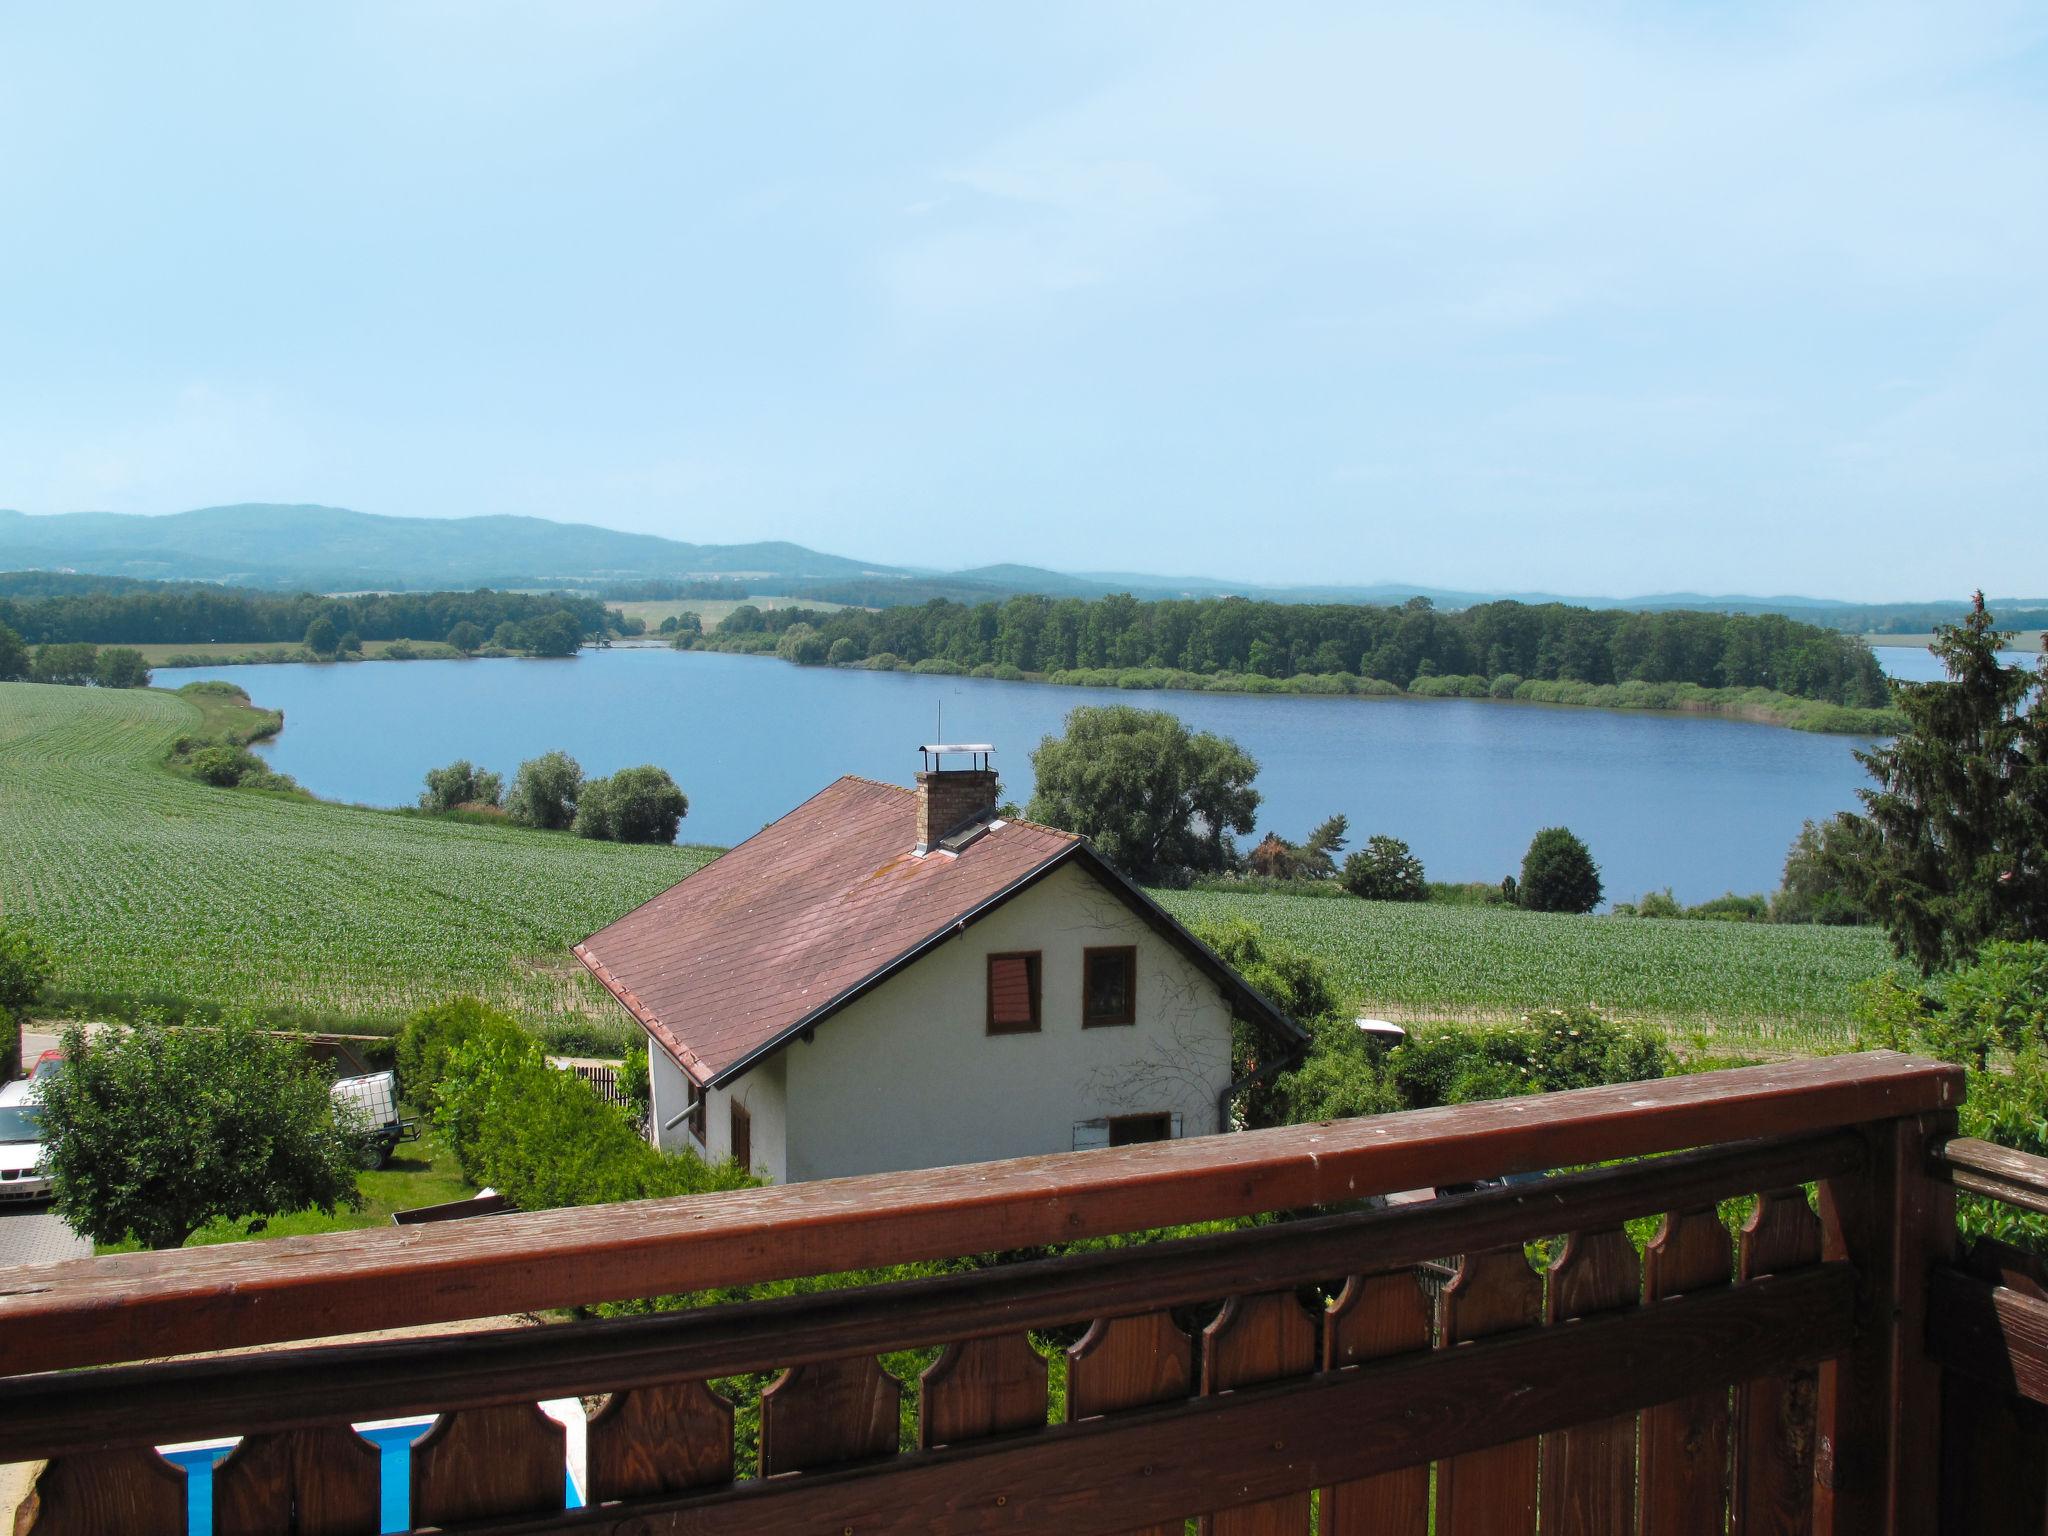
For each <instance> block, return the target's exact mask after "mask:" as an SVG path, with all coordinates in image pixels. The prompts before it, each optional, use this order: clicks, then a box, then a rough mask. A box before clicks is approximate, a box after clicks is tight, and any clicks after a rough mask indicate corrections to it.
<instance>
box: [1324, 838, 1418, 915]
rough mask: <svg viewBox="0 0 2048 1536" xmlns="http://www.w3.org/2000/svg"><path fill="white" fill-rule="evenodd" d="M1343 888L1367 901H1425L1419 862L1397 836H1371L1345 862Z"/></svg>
mask: <svg viewBox="0 0 2048 1536" xmlns="http://www.w3.org/2000/svg"><path fill="white" fill-rule="evenodd" d="M1343 878H1344V889H1345V890H1347V891H1349V892H1350V893H1351V894H1352V895H1354V896H1358V897H1362V898H1364V899H1365V900H1367V901H1427V900H1428V899H1429V881H1428V880H1427V879H1426V878H1425V877H1424V875H1423V873H1422V860H1420V859H1418V858H1417V857H1415V855H1414V854H1413V853H1412V852H1410V851H1409V848H1408V845H1407V844H1406V843H1404V842H1402V841H1401V839H1400V838H1398V837H1370V838H1367V839H1366V842H1365V846H1364V847H1363V848H1360V849H1358V850H1357V851H1356V852H1355V853H1353V854H1352V855H1351V857H1350V858H1348V859H1346V860H1345V861H1344V877H1343Z"/></svg>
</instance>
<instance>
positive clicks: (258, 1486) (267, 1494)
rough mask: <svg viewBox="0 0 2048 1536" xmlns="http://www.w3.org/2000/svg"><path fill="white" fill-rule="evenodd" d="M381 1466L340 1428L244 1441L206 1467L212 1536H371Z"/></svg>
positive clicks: (379, 1501)
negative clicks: (210, 1493)
mask: <svg viewBox="0 0 2048 1536" xmlns="http://www.w3.org/2000/svg"><path fill="white" fill-rule="evenodd" d="M382 1461H383V1457H382V1455H381V1454H380V1453H379V1452H378V1450H377V1447H376V1446H374V1445H372V1444H371V1443H370V1442H369V1441H367V1440H365V1439H364V1438H363V1437H362V1436H361V1435H359V1434H357V1433H356V1432H355V1431H354V1430H352V1429H350V1428H349V1427H348V1426H347V1425H346V1424H336V1425H333V1426H331V1427H329V1428H326V1429H291V1430H284V1431H282V1432H280V1433H275V1434H268V1435H248V1436H245V1437H244V1438H243V1440H242V1443H241V1444H240V1445H238V1446H236V1447H235V1448H234V1449H233V1450H232V1451H230V1452H228V1454H227V1458H226V1459H225V1460H223V1461H222V1462H220V1464H219V1465H217V1466H216V1467H215V1468H214V1469H213V1536H279V1533H280V1532H289V1533H290V1536H377V1533H378V1532H379V1531H381V1530H382V1529H383V1528H384V1527H383V1522H382V1519H381V1516H382V1512H383V1484H382V1479H381V1475H380V1473H381V1463H382ZM197 1536H203V1533H197Z"/></svg>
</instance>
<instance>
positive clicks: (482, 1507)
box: [412, 1403, 568, 1526]
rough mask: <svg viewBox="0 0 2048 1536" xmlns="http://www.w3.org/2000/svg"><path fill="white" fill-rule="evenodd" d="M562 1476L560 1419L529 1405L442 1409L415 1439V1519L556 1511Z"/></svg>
mask: <svg viewBox="0 0 2048 1536" xmlns="http://www.w3.org/2000/svg"><path fill="white" fill-rule="evenodd" d="M567 1479H568V1461H567V1443H566V1438H565V1435H564V1432H563V1429H562V1426H561V1425H559V1424H557V1423H556V1422H555V1421H554V1420H553V1419H551V1418H549V1417H548V1416H547V1415H546V1414H544V1413H542V1412H541V1411H540V1409H539V1408H538V1407H536V1406H535V1405H534V1404H532V1403H513V1404H509V1405H506V1406H503V1407H498V1408H465V1409H463V1410H461V1411H460V1412H459V1413H444V1414H442V1415H441V1417H440V1418H438V1419H436V1420H435V1421H434V1424H433V1427H432V1428H431V1429H429V1430H428V1431H427V1432H426V1433H425V1434H424V1435H421V1436H420V1437H419V1439H417V1440H415V1441H413V1443H412V1523H413V1524H414V1525H416V1526H420V1525H455V1524H459V1523H460V1522H462V1521H464V1520H486V1519H490V1518H492V1517H493V1516H499V1515H526V1514H533V1513H535V1512H537V1511H540V1510H558V1509H560V1508H562V1507H563V1504H564V1502H565V1499H566V1490H567Z"/></svg>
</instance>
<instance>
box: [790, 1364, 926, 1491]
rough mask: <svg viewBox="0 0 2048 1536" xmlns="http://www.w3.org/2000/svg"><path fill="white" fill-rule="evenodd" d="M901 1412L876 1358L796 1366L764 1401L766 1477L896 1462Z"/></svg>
mask: <svg viewBox="0 0 2048 1536" xmlns="http://www.w3.org/2000/svg"><path fill="white" fill-rule="evenodd" d="M902 1404H903V1384H902V1383H901V1382H899V1381H898V1380H897V1379H896V1378H895V1377H894V1376H891V1375H890V1374H889V1373H888V1372H887V1371H885V1370H883V1369H882V1366H881V1363H880V1362H879V1361H877V1360H876V1359H875V1357H874V1356H873V1355H853V1356H849V1357H847V1358H846V1359H843V1360H820V1361H818V1362H816V1363H814V1364H811V1365H798V1366H792V1367H791V1368H790V1369H789V1370H786V1371H784V1372H783V1373H782V1374H781V1375H780V1376H779V1377H777V1378H776V1379H775V1381H774V1382H773V1383H771V1384H770V1385H769V1387H768V1390H767V1391H765V1392H763V1393H762V1394H761V1475H762V1476H763V1477H776V1476H779V1475H780V1474H782V1473H784V1472H801V1471H811V1470H814V1469H816V1468H819V1467H833V1466H840V1465H842V1464H844V1463H846V1462H850V1461H867V1460H871V1459H873V1458H874V1457H877V1456H893V1455H894V1454H895V1453H896V1442H897V1439H898V1436H899V1433H900V1428H899V1416H900V1414H901V1412H902Z"/></svg>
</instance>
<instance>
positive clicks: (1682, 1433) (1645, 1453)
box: [1640, 1206, 1732, 1536]
mask: <svg viewBox="0 0 2048 1536" xmlns="http://www.w3.org/2000/svg"><path fill="white" fill-rule="evenodd" d="M1644 1258H1645V1263H1644V1267H1643V1299H1644V1300H1645V1301H1646V1302H1657V1301H1662V1300H1664V1299H1665V1298H1666V1297H1669V1296H1682V1295H1685V1294H1687V1293H1688V1292H1692V1291H1703V1290H1711V1289H1714V1288H1716V1287H1719V1286H1724V1285H1726V1284H1727V1283H1728V1279H1729V1273H1730V1269H1731V1267H1732V1266H1731V1249H1730V1245H1729V1242H1728V1229H1727V1228H1726V1227H1724V1226H1722V1225H1721V1218H1720V1217H1719V1216H1718V1215H1717V1214H1716V1213H1715V1211H1714V1209H1713V1207H1711V1206H1709V1207H1707V1208H1705V1209H1703V1210H1697V1211H1684V1212H1675V1213H1673V1214H1672V1215H1669V1216H1666V1217H1665V1218H1664V1223H1663V1225H1662V1226H1660V1227H1659V1228H1658V1229H1657V1235H1656V1237H1655V1238H1654V1239H1652V1241H1651V1243H1650V1246H1649V1248H1648V1250H1647V1251H1646V1253H1645V1255H1644ZM1640 1486H1641V1490H1642V1491H1641V1498H1642V1509H1643V1518H1642V1527H1641V1536H1722V1532H1723V1531H1725V1530H1726V1529H1727V1525H1726V1518H1727V1514H1726V1512H1727V1506H1728V1392H1727V1389H1726V1388H1715V1389H1714V1390H1712V1391H1707V1392H1695V1393H1694V1394H1693V1395H1692V1396H1691V1397H1687V1398H1681V1399H1680V1400H1679V1401H1677V1402H1675V1403H1660V1404H1658V1405H1657V1406H1656V1407H1655V1408H1646V1409H1644V1410H1643V1438H1642V1481H1641V1485H1640Z"/></svg>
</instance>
